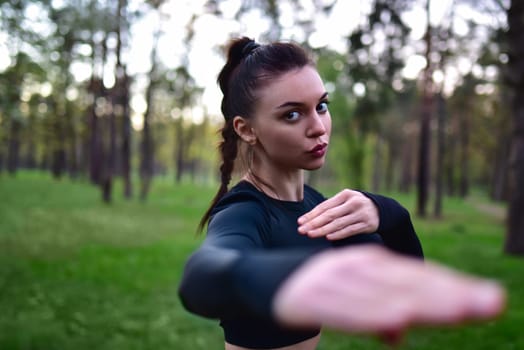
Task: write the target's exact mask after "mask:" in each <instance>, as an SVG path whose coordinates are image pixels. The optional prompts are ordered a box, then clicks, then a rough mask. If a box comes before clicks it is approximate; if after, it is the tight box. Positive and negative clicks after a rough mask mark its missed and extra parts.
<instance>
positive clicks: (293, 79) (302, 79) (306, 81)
mask: <svg viewBox="0 0 524 350" xmlns="http://www.w3.org/2000/svg"><path fill="white" fill-rule="evenodd" d="M325 92H326V89H325V87H324V84H323V82H322V79H321V78H320V76H319V74H318V72H317V70H316V69H315V68H314V67H310V66H305V67H303V68H299V69H296V70H293V71H290V72H287V73H284V74H283V75H281V76H279V77H278V78H276V79H275V80H274V81H272V82H271V83H270V84H268V85H266V86H265V87H264V88H263V89H262V90H261V91H260V98H261V100H262V101H260V102H262V103H264V102H265V103H267V104H270V105H274V106H279V105H281V104H282V103H286V102H303V103H306V102H310V101H311V100H313V101H318V100H319V99H320V98H321V97H322V96H323V95H324V94H325ZM265 103H264V104H265Z"/></svg>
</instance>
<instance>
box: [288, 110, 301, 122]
mask: <svg viewBox="0 0 524 350" xmlns="http://www.w3.org/2000/svg"><path fill="white" fill-rule="evenodd" d="M299 117H300V113H299V112H297V111H291V112H288V113H286V120H288V121H294V120H297V119H298V118H299Z"/></svg>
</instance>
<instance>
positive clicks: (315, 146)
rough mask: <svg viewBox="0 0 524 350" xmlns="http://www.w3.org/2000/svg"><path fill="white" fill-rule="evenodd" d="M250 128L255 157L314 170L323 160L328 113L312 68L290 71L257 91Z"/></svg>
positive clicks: (278, 165) (284, 167) (277, 165)
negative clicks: (254, 138) (252, 134)
mask: <svg viewBox="0 0 524 350" xmlns="http://www.w3.org/2000/svg"><path fill="white" fill-rule="evenodd" d="M257 97H258V101H257V105H256V107H255V115H254V118H253V119H252V123H251V126H252V129H253V132H254V133H255V135H256V139H257V142H256V144H255V145H254V151H255V155H256V157H257V160H259V161H260V162H261V164H263V165H264V166H273V167H275V168H277V169H281V170H284V171H293V170H296V169H306V170H314V169H318V168H320V167H321V166H322V165H323V164H324V161H325V157H326V151H327V146H328V143H329V136H330V133H331V116H330V114H329V110H328V97H327V92H326V89H325V88H324V84H323V83H322V80H321V78H320V76H319V75H318V72H317V71H316V69H315V68H313V67H310V66H306V67H303V68H300V69H297V70H293V71H290V72H288V73H285V74H284V75H282V76H280V77H278V78H277V79H276V80H274V81H272V82H271V83H270V84H269V85H267V86H265V87H264V88H262V89H261V90H259V91H258V92H257Z"/></svg>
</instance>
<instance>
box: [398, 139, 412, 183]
mask: <svg viewBox="0 0 524 350" xmlns="http://www.w3.org/2000/svg"><path fill="white" fill-rule="evenodd" d="M412 163H413V142H412V141H411V138H408V137H406V138H405V142H404V145H403V146H402V166H401V168H400V169H401V173H400V181H399V186H398V189H399V191H400V192H402V193H408V192H409V191H410V189H411V186H412V185H413V176H412V175H413V174H412V168H411V164H412Z"/></svg>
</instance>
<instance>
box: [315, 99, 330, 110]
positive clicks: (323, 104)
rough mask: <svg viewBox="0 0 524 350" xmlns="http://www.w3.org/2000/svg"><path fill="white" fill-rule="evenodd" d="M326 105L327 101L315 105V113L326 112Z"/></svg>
mask: <svg viewBox="0 0 524 350" xmlns="http://www.w3.org/2000/svg"><path fill="white" fill-rule="evenodd" d="M328 104H329V102H327V101H324V102H320V103H319V104H318V105H317V112H318V113H326V112H327V111H328Z"/></svg>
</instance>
